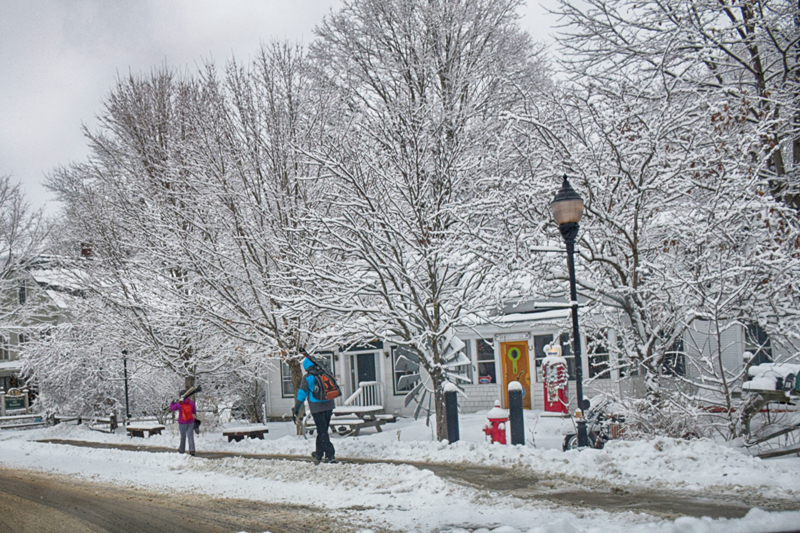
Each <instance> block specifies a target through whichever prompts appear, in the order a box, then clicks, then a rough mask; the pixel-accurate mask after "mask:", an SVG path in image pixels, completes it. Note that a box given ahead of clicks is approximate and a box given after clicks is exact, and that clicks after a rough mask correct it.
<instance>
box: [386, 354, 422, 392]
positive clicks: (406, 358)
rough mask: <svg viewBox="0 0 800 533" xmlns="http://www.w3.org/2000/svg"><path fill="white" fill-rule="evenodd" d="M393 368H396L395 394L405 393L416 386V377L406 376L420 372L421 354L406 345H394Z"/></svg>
mask: <svg viewBox="0 0 800 533" xmlns="http://www.w3.org/2000/svg"><path fill="white" fill-rule="evenodd" d="M392 368H393V369H394V379H393V380H392V381H393V382H394V394H395V395H401V394H402V395H404V394H405V393H407V392H408V391H410V390H411V389H413V388H414V384H415V383H416V381H417V380H416V379H414V378H405V379H402V378H403V377H404V376H412V375H418V374H419V355H418V354H417V352H415V351H414V350H412V349H410V348H407V347H405V346H393V347H392Z"/></svg>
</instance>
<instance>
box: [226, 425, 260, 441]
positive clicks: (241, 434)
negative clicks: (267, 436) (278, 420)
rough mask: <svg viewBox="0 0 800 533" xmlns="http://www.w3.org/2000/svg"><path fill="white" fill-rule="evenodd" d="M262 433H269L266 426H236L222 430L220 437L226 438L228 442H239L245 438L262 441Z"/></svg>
mask: <svg viewBox="0 0 800 533" xmlns="http://www.w3.org/2000/svg"><path fill="white" fill-rule="evenodd" d="M264 433H269V429H267V426H237V427H231V428H227V429H224V430H222V436H223V437H228V442H230V441H232V440H235V441H236V442H239V441H240V440H242V439H243V438H245V437H249V438H251V439H261V440H264Z"/></svg>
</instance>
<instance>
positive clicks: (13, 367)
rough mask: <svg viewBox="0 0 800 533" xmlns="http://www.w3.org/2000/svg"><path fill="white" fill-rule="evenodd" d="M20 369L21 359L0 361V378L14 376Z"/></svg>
mask: <svg viewBox="0 0 800 533" xmlns="http://www.w3.org/2000/svg"><path fill="white" fill-rule="evenodd" d="M20 371H22V361H0V378H5V377H10V376H16V375H18V374H19V373H20Z"/></svg>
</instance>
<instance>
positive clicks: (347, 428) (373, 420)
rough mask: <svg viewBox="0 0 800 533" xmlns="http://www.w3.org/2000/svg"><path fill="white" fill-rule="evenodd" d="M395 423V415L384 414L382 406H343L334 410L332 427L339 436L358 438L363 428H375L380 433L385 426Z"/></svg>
mask: <svg viewBox="0 0 800 533" xmlns="http://www.w3.org/2000/svg"><path fill="white" fill-rule="evenodd" d="M393 421H394V415H385V414H383V406H382V405H342V406H339V407H335V408H334V409H333V417H331V427H332V428H334V430H335V431H336V432H337V433H339V435H342V436H345V435H353V436H354V437H357V436H358V435H359V433H360V431H361V428H367V427H374V428H375V429H376V430H377V431H378V433H380V432H381V431H383V430H382V429H381V426H382V425H383V424H385V423H386V422H393Z"/></svg>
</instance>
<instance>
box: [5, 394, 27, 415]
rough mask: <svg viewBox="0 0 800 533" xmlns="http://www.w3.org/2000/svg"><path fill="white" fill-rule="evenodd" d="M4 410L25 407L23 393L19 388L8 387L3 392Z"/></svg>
mask: <svg viewBox="0 0 800 533" xmlns="http://www.w3.org/2000/svg"><path fill="white" fill-rule="evenodd" d="M5 403H6V411H9V410H13V409H25V395H24V394H22V391H21V390H19V389H9V390H8V392H7V393H6V394H5Z"/></svg>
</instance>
